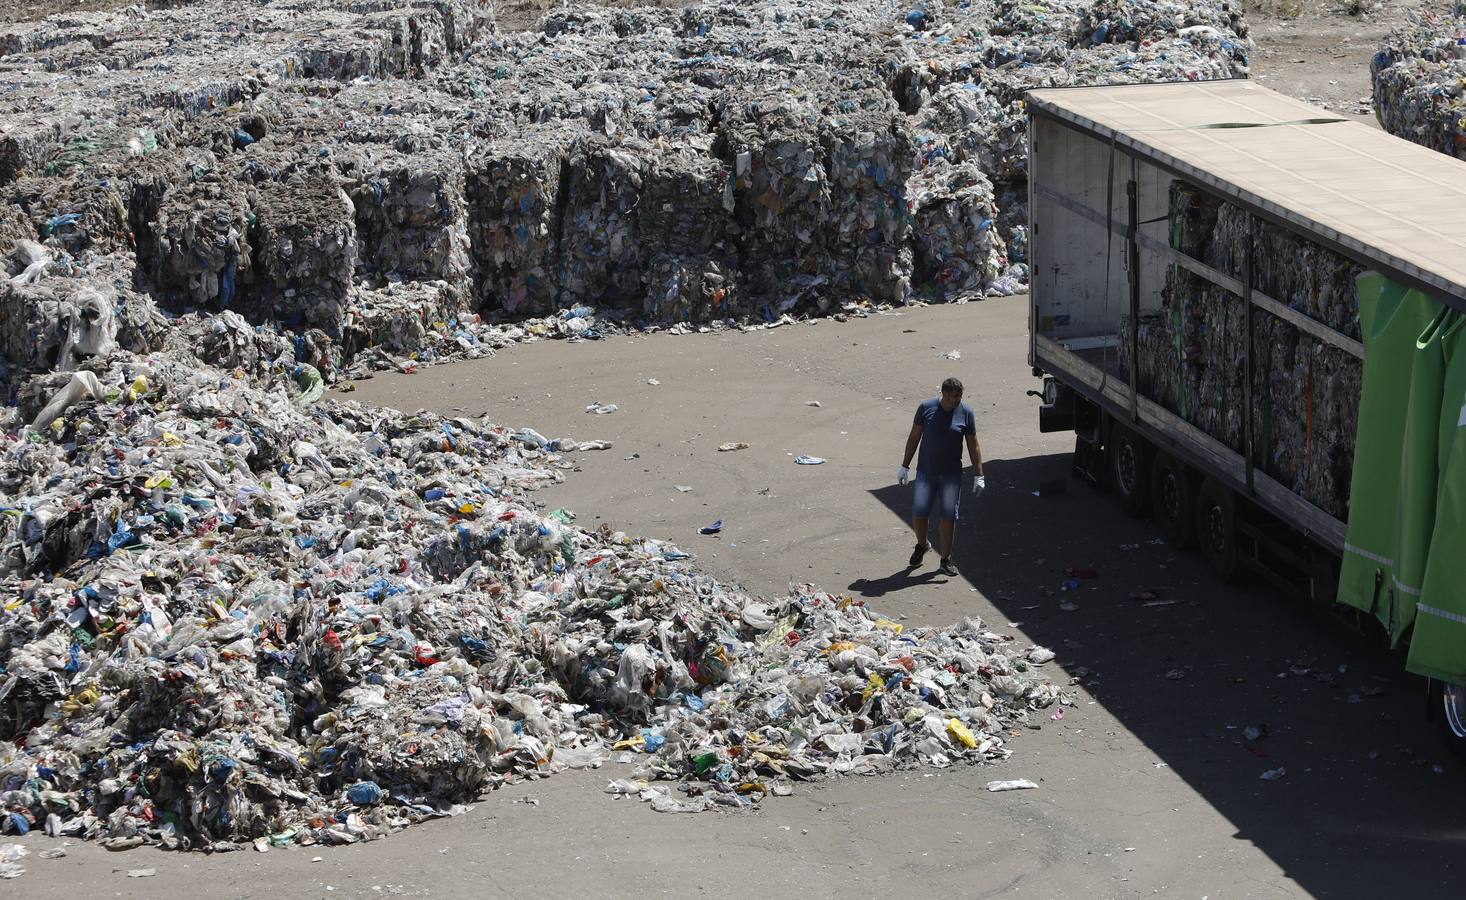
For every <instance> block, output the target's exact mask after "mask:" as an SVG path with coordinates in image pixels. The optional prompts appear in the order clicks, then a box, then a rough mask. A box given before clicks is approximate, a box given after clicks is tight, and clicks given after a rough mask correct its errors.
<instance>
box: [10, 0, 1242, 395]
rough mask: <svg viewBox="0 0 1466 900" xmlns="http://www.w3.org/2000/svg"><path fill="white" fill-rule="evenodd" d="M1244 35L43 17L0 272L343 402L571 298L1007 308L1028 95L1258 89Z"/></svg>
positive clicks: (225, 9)
mask: <svg viewBox="0 0 1466 900" xmlns="http://www.w3.org/2000/svg"><path fill="white" fill-rule="evenodd" d="M1246 31H1247V29H1246V25H1245V23H1243V22H1242V20H1241V18H1240V15H1239V14H1238V12H1237V11H1236V10H1235V9H1234V8H1233V7H1232V6H1231V5H1230V4H1229V3H1228V2H1217V0H1195V2H1176V0H1131V2H1125V3H1116V2H1114V0H1044V2H1040V3H1025V4H1015V3H1011V2H998V0H974V2H963V3H961V4H956V5H948V4H945V3H942V2H925V0H924V2H922V3H920V4H917V5H916V6H915V7H912V6H911V5H909V4H905V3H896V2H894V0H868V2H863V3H860V4H856V5H850V4H835V3H831V2H829V0H793V2H788V0H779V2H772V0H761V2H758V3H753V4H744V3H732V2H728V0H719V2H712V3H705V4H701V5H696V6H690V7H687V8H681V9H637V10H604V9H595V8H590V9H573V10H572V9H568V8H567V9H561V10H557V11H555V12H553V13H551V14H550V15H548V16H546V17H545V19H544V20H543V21H542V22H541V23H540V24H539V25H538V26H537V28H536V29H535V30H533V31H529V32H520V33H507V34H501V33H497V32H496V29H495V23H494V15H493V10H492V7H491V6H490V5H489V4H488V3H486V2H483V0H431V2H429V0H381V2H373V3H369V4H365V5H360V4H358V5H356V6H348V7H343V6H341V5H340V4H337V3H329V2H326V0H282V2H276V3H270V4H265V5H259V4H244V5H240V4H228V3H224V2H222V0H202V2H191V3H184V4H173V3H169V4H149V5H148V6H147V7H146V8H145V7H143V6H133V7H128V8H126V9H122V10H117V11H113V12H103V13H75V14H66V15H60V16H54V17H52V18H50V19H47V20H45V21H42V22H32V23H21V24H13V25H9V26H6V27H4V28H0V60H3V63H4V64H3V66H0V257H4V258H7V259H9V260H11V261H12V263H11V265H10V266H9V274H10V275H11V276H12V277H13V278H14V277H19V276H21V275H22V273H23V272H24V271H25V270H26V268H27V267H28V266H30V265H32V261H31V260H29V259H20V258H18V257H17V255H16V249H15V248H16V247H17V246H18V245H19V242H21V241H32V242H35V243H36V244H38V245H39V246H41V247H42V248H43V249H44V250H45V252H46V253H47V254H49V256H50V258H51V259H53V260H61V259H63V258H68V259H71V260H74V261H75V264H76V265H77V266H78V267H81V268H83V269H88V270H90V269H94V268H97V267H98V266H101V267H102V268H105V269H107V270H109V271H113V272H121V271H123V270H125V271H126V273H127V274H126V278H125V279H114V281H124V282H125V283H124V284H123V285H122V286H123V287H125V288H126V290H128V291H133V292H135V293H137V294H138V295H140V296H142V297H144V298H147V299H149V300H151V301H152V302H155V303H156V304H157V305H158V306H159V308H160V309H161V310H163V311H164V312H165V313H167V314H170V315H186V314H188V313H190V312H195V311H197V312H202V313H205V314H213V313H220V312H230V313H235V314H238V315H239V316H241V317H242V318H243V319H244V321H246V322H248V323H249V324H250V325H251V326H256V327H266V328H269V329H274V330H276V331H278V332H280V333H281V334H282V335H284V336H285V337H286V339H287V340H295V339H297V338H300V337H302V336H305V337H307V338H308V340H309V341H310V342H312V343H313V345H315V346H317V347H318V348H319V350H320V353H319V354H318V357H319V356H320V355H324V356H329V357H332V358H334V359H335V360H336V362H335V364H334V365H330V366H324V367H323V366H322V365H321V363H322V362H323V360H322V359H320V358H317V359H314V360H312V361H311V364H312V365H316V366H317V368H319V369H321V371H322V372H323V375H324V376H325V377H326V378H327V379H328V380H330V379H334V378H335V377H336V371H337V370H339V369H341V368H342V367H344V366H347V365H350V364H352V362H353V359H354V358H355V357H356V356H357V354H359V353H362V352H365V351H370V350H372V349H373V348H379V347H380V348H381V352H382V353H385V354H388V355H392V356H395V357H396V358H398V359H399V360H402V359H404V358H405V359H407V360H408V361H410V362H413V363H416V362H426V361H431V360H432V359H435V358H441V357H443V356H445V355H474V354H475V353H476V352H481V349H482V348H481V346H480V345H482V344H485V343H487V344H490V345H491V344H492V343H493V342H494V341H495V340H496V339H497V338H496V337H495V333H494V331H493V328H497V327H498V326H499V325H501V324H506V323H507V324H508V325H513V324H515V323H517V322H519V321H520V320H524V319H538V320H545V319H548V318H549V317H553V316H557V315H558V314H559V313H560V311H561V310H564V309H571V308H575V307H589V308H591V309H593V310H595V311H596V316H595V320H596V321H597V322H600V323H602V324H604V325H605V326H606V327H638V326H646V325H656V324H661V325H674V324H688V323H690V324H693V325H705V324H710V323H715V322H721V323H726V322H728V321H729V320H732V321H734V322H738V323H754V324H757V323H764V324H770V323H775V322H778V321H780V320H781V318H782V317H783V316H786V315H791V316H803V315H819V314H825V313H832V312H836V311H838V310H840V309H842V308H843V307H844V306H845V305H846V304H847V303H851V302H861V303H867V304H874V305H898V304H903V303H907V302H911V301H912V300H922V299H958V300H961V299H967V298H971V297H980V296H983V295H991V294H1008V293H1012V292H1013V291H1015V290H1020V289H1022V288H1023V286H1024V285H1025V283H1026V279H1027V269H1026V267H1025V262H1026V254H1025V249H1026V235H1025V233H1024V232H1023V216H1022V204H1023V198H1024V197H1025V196H1026V184H1025V182H1026V178H1027V164H1026V147H1025V138H1024V127H1025V126H1024V122H1025V120H1024V112H1023V104H1022V96H1023V92H1024V91H1026V90H1028V89H1029V88H1034V87H1046V86H1052V85H1069V84H1096V83H1114V82H1127V81H1170V80H1177V79H1204V78H1221V77H1235V76H1238V75H1244V74H1245V73H1246V64H1247V51H1248V47H1249V44H1248V41H1247V39H1246ZM185 35H186V36H187V39H186V40H182V39H181V38H182V37H183V36H185ZM938 160H944V161H945V164H944V165H938V164H937V161H938ZM933 165H937V169H935V170H932V171H929V169H931V167H932V166H933ZM102 260H105V262H99V261H102ZM91 287H92V288H93V289H96V290H101V291H102V293H103V294H104V296H115V295H117V291H118V288H117V287H115V286H113V287H108V285H106V284H94V285H91ZM109 291H110V293H109ZM0 302H3V298H0ZM586 318H587V317H584V316H582V317H579V319H586ZM484 320H488V322H489V324H490V325H491V326H493V328H491V329H490V330H489V331H487V332H485V331H484V330H483V329H482V328H481V327H480V326H481V325H482V324H483V322H484ZM575 320H576V319H571V320H569V321H575ZM15 321H17V320H7V322H6V325H5V327H7V328H11V327H18V326H12V325H11V324H10V323H12V322H15ZM586 327H587V330H589V331H597V330H598V327H592V325H591V324H590V323H587V326H586ZM572 336H577V335H572ZM5 337H6V340H7V341H16V342H19V338H16V337H15V336H13V335H6V336H5ZM134 349H136V348H134ZM413 354H418V357H417V359H415V360H414V359H412V357H413ZM372 359H373V360H374V362H370V363H368V364H369V365H381V364H385V363H384V362H383V360H381V359H380V357H373V358H372Z"/></svg>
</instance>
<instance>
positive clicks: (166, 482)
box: [143, 472, 173, 491]
mask: <svg viewBox="0 0 1466 900" xmlns="http://www.w3.org/2000/svg"><path fill="white" fill-rule="evenodd" d="M143 486H144V487H146V488H147V489H148V490H150V491H151V490H152V489H153V488H164V489H167V488H171V487H173V473H172V472H159V473H158V474H156V475H152V476H149V478H148V480H147V481H144V482H143Z"/></svg>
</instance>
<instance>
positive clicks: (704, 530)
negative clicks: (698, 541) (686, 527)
mask: <svg viewBox="0 0 1466 900" xmlns="http://www.w3.org/2000/svg"><path fill="white" fill-rule="evenodd" d="M722 530H723V520H722V519H719V520H718V521H716V522H714V523H713V524H711V525H704V526H703V527H701V528H699V529H698V530H697V533H698V534H717V533H718V532H720V531H722Z"/></svg>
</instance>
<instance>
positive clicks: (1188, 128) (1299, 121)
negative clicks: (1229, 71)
mask: <svg viewBox="0 0 1466 900" xmlns="http://www.w3.org/2000/svg"><path fill="white" fill-rule="evenodd" d="M1348 121H1349V120H1348V119H1334V118H1318V119H1289V120H1288V121H1286V122H1210V123H1207V124H1206V125H1176V126H1174V127H1171V128H1137V129H1135V130H1134V131H1127V132H1126V133H1127V134H1149V133H1152V132H1157V131H1208V130H1211V129H1217V128H1281V127H1283V126H1285V125H1336V124H1338V123H1340V122H1348Z"/></svg>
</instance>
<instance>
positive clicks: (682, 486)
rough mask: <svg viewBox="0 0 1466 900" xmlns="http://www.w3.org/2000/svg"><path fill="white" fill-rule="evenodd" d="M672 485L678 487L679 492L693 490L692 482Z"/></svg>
mask: <svg viewBox="0 0 1466 900" xmlns="http://www.w3.org/2000/svg"><path fill="white" fill-rule="evenodd" d="M672 487H674V488H676V489H677V491H678V492H679V493H683V494H685V493H687V492H689V491H691V490H692V485H690V484H674V485H672Z"/></svg>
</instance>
